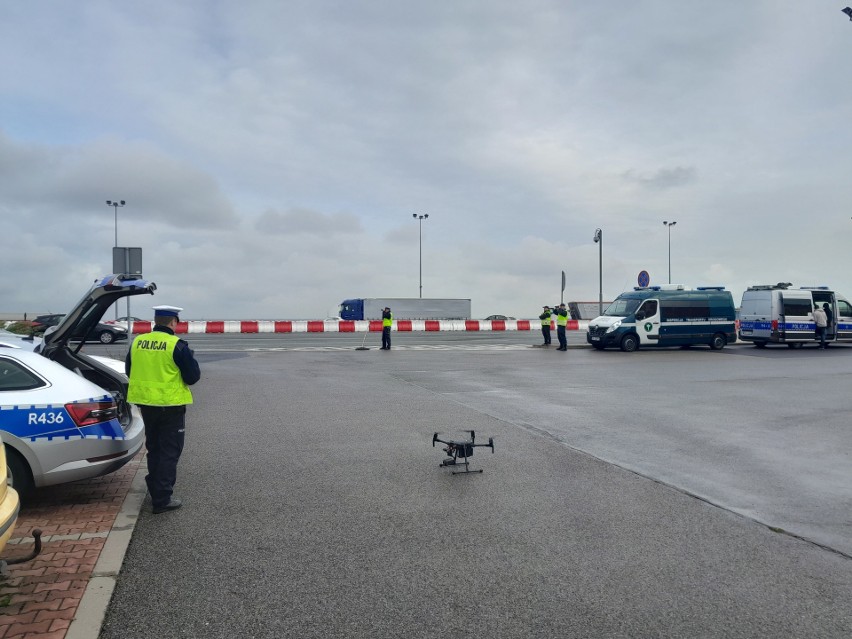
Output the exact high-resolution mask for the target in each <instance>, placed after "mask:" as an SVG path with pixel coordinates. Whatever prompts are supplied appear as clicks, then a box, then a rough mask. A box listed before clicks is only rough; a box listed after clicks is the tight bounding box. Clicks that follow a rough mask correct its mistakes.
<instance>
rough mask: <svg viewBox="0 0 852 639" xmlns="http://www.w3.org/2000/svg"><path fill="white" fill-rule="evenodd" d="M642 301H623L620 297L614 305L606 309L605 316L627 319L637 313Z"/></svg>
mask: <svg viewBox="0 0 852 639" xmlns="http://www.w3.org/2000/svg"><path fill="white" fill-rule="evenodd" d="M641 303H642V300H633V299H621V298H620V297H619V298H618V299H617V300H615V301H614V302H613V303H612V304H610V305H609V306H607V307H606V310H605V311H604V315H612V316H615V317H627V316H628V315H632V314H633V313H635V312H636V309H637V308H639V304H641Z"/></svg>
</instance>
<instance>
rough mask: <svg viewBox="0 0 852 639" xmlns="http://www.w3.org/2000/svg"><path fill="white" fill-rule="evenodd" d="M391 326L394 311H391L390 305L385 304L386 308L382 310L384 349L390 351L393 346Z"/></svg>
mask: <svg viewBox="0 0 852 639" xmlns="http://www.w3.org/2000/svg"><path fill="white" fill-rule="evenodd" d="M391 326H393V313H391V310H390V306H385V309H384V310H383V311H382V350H383V351H389V350H390V349H391V348H390V346H391V339H390V333H391Z"/></svg>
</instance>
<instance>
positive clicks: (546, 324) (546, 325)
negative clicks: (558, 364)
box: [538, 306, 553, 346]
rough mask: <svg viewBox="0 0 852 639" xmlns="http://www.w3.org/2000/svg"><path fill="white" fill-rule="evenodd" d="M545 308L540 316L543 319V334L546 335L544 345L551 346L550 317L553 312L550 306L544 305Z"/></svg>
mask: <svg viewBox="0 0 852 639" xmlns="http://www.w3.org/2000/svg"><path fill="white" fill-rule="evenodd" d="M543 308H544V311H542V313H541V315H539V316H538V319H540V320H541V334H542V337H544V344H542V346H550V317H551V316H552V315H553V313H552V312H551V310H550V307H549V306H544V307H543Z"/></svg>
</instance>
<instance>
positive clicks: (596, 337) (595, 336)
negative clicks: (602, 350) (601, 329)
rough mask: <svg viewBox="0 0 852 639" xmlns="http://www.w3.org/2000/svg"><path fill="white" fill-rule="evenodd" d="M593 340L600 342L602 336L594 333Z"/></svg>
mask: <svg viewBox="0 0 852 639" xmlns="http://www.w3.org/2000/svg"><path fill="white" fill-rule="evenodd" d="M592 341H593V342H599V341H601V338H600V337H598V336H597V335H592Z"/></svg>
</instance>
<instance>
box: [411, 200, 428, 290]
mask: <svg viewBox="0 0 852 639" xmlns="http://www.w3.org/2000/svg"><path fill="white" fill-rule="evenodd" d="M411 217H413V218H414V219H416V220H417V221H418V223H419V224H420V299H423V220H424V219H426V218H427V217H429V214H428V213H424V214H423V215H417V213H412V214H411Z"/></svg>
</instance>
